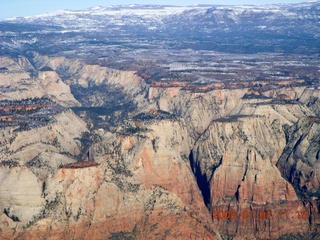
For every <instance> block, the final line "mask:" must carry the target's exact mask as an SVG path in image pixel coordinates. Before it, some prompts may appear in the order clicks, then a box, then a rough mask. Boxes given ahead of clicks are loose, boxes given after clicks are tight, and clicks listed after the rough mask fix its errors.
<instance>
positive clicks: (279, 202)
mask: <svg viewBox="0 0 320 240" xmlns="http://www.w3.org/2000/svg"><path fill="white" fill-rule="evenodd" d="M285 145H286V139H285V135H284V132H283V131H282V128H281V125H280V123H279V122H274V123H273V124H272V125H269V124H268V121H267V118H266V117H265V116H238V117H237V116H233V117H229V118H223V119H218V120H216V121H214V122H213V123H212V124H211V125H210V127H209V128H208V130H207V131H206V132H205V133H204V134H203V135H202V136H201V138H199V140H198V141H197V142H196V144H195V147H194V149H193V159H194V171H195V172H196V174H197V175H199V176H203V177H205V181H204V182H206V183H207V184H208V188H207V191H209V192H210V196H209V197H210V199H208V203H210V211H212V216H213V219H214V223H216V224H217V225H218V226H219V230H220V232H221V233H225V234H229V235H234V236H239V237H240V236H250V235H251V236H255V237H259V238H274V237H278V236H281V235H282V234H285V233H291V232H293V233H296V232H299V231H302V232H304V231H307V230H308V227H309V222H308V218H305V219H303V220H302V219H298V218H297V217H296V216H293V215H292V216H291V218H290V219H284V217H282V215H281V214H282V211H283V212H285V211H288V210H290V214H292V213H296V212H297V211H302V210H303V211H306V212H308V214H309V210H308V209H307V208H306V207H305V206H304V205H303V204H302V203H301V202H300V201H299V200H298V197H297V195H296V193H295V191H294V189H293V187H292V186H291V185H290V183H289V182H287V181H286V180H285V179H284V178H283V177H282V176H281V173H280V171H279V170H278V169H277V167H276V166H275V164H276V162H277V160H278V158H279V157H280V155H281V153H282V151H283V149H284V147H285ZM204 194H209V193H208V192H207V193H204ZM219 211H230V212H231V211H234V214H235V218H234V219H232V218H231V217H230V216H229V217H228V216H227V217H223V215H221V216H220V217H219V215H217V212H219ZM268 211H269V213H268ZM247 213H248V214H249V216H247V215H246V214H247ZM260 213H261V214H265V213H268V214H270V216H267V217H265V216H264V215H260ZM308 216H309V215H308ZM228 219H229V220H228ZM262 226H264V227H262ZM298 226H299V228H297V227H298ZM255 229H257V231H256V230H255ZM284 229H285V230H284Z"/></svg>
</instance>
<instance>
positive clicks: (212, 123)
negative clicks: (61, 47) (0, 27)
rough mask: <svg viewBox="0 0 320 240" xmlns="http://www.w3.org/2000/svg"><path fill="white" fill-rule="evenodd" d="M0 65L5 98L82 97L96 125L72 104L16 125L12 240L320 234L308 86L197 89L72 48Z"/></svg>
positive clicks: (0, 138)
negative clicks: (79, 54) (78, 54)
mask: <svg viewBox="0 0 320 240" xmlns="http://www.w3.org/2000/svg"><path fill="white" fill-rule="evenodd" d="M0 63H2V64H3V66H4V67H5V68H6V69H2V70H1V71H0V75H1V76H2V77H3V78H2V79H3V81H2V82H1V83H2V84H3V86H1V90H3V91H1V97H2V99H21V98H25V97H28V96H34V97H35V96H47V97H49V98H51V99H53V100H54V101H56V102H58V103H59V104H61V105H63V106H79V104H82V107H79V108H73V110H74V111H75V112H77V113H78V115H79V116H81V118H82V119H83V120H85V121H86V123H85V121H83V120H81V119H80V118H79V116H77V115H76V114H74V113H73V112H72V111H71V110H70V109H69V110H64V111H60V112H59V113H57V114H54V115H53V116H50V119H51V117H52V119H51V120H50V121H49V122H48V123H47V124H45V125H40V126H39V127H36V128H31V129H28V130H22V129H21V128H18V127H15V126H14V125H10V124H11V123H8V122H6V123H5V124H6V125H3V126H6V127H4V128H2V130H3V131H2V132H1V134H0V156H1V162H0V212H2V213H1V214H0V234H1V237H2V238H3V239H12V238H17V239H32V238H35V236H37V237H39V238H46V239H62V238H66V239H90V238H91V239H92V238H94V239H155V238H156V239H158V238H159V239H173V238H177V239H220V234H222V235H224V237H226V238H234V239H243V238H252V239H254V238H258V239H269V238H271V239H272V238H277V237H281V236H283V235H285V234H298V233H301V234H309V233H310V234H313V233H314V232H316V227H317V224H319V219H320V217H319V206H320V204H319V190H320V189H319V184H320V179H319V174H318V171H317V168H319V161H318V157H319V156H318V155H319V149H318V137H319V136H318V135H319V134H318V132H319V130H320V129H318V123H319V122H320V121H319V119H318V117H315V115H316V114H317V109H318V107H317V106H318V104H319V102H318V98H317V94H318V93H317V91H316V90H315V89H313V90H312V91H311V90H310V89H307V88H306V87H304V86H302V85H303V81H300V80H299V81H297V82H296V85H292V84H290V82H285V81H283V82H279V84H278V85H277V86H278V87H279V88H274V87H272V86H274V85H272V84H273V83H270V84H269V85H270V86H269V85H268V84H267V83H266V82H265V85H263V86H262V87H261V89H260V88H259V89H258V88H257V87H256V86H255V85H254V83H251V82H248V83H246V84H243V85H241V86H243V87H242V88H240V85H239V84H237V83H236V82H230V83H229V84H222V85H221V84H220V85H219V83H217V84H211V85H210V86H209V85H208V86H205V85H204V86H201V87H200V86H199V88H197V87H198V86H197V85H192V86H191V87H190V86H188V84H187V83H183V84H182V83H181V82H173V83H161V84H160V83H155V82H152V83H151V84H148V83H147V82H148V81H146V82H145V81H144V80H143V79H142V78H141V77H139V76H138V75H136V73H135V72H134V71H120V70H115V69H110V68H108V67H103V66H99V65H97V64H91V65H89V64H85V63H84V62H82V61H79V60H75V59H73V60H70V59H66V58H63V57H46V56H40V55H38V54H34V56H33V58H32V59H30V60H28V59H25V58H19V59H18V60H10V59H7V58H2V59H0ZM31 63H32V64H31ZM218 85H219V86H218ZM214 86H216V87H214ZM268 86H269V87H268ZM251 87H252V88H251ZM39 108H41V106H39ZM9 110H10V109H9ZM9 110H8V111H7V112H9ZM21 112H23V111H22V110H21ZM123 113H125V114H123ZM13 119H14V120H15V118H13ZM94 121H96V122H99V124H100V125H99V124H98V125H96V124H95V122H94ZM111 122H112V123H113V128H109V127H108V124H110V125H111ZM83 161H94V162H86V163H83Z"/></svg>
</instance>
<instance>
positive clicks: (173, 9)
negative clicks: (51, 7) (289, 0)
mask: <svg viewBox="0 0 320 240" xmlns="http://www.w3.org/2000/svg"><path fill="white" fill-rule="evenodd" d="M317 3H320V2H319V1H309V2H303V3H299V4H272V5H201V4H195V5H191V6H184V7H183V6H170V5H139V4H131V5H116V6H106V7H103V6H94V7H90V8H87V9H83V10H57V11H55V12H51V13H46V14H40V15H35V16H28V17H14V18H10V19H6V20H8V21H15V20H21V19H25V20H27V21H28V20H29V21H30V20H34V19H40V18H48V17H61V16H63V15H100V16H101V15H106V16H114V15H118V16H119V15H120V16H125V15H129V16H130V15H135V16H143V17H147V16H153V17H161V18H162V17H165V16H170V15H174V14H181V13H182V12H184V11H186V10H200V11H201V10H206V9H210V8H215V9H217V10H232V11H234V12H235V13H242V12H243V11H253V12H265V11H268V12H279V11H283V10H284V9H285V8H299V7H307V6H310V5H312V4H317Z"/></svg>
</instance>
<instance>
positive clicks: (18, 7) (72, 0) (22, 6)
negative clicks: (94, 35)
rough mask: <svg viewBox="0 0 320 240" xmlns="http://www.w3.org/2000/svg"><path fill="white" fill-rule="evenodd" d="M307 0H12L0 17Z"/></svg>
mask: <svg viewBox="0 0 320 240" xmlns="http://www.w3.org/2000/svg"><path fill="white" fill-rule="evenodd" d="M301 2H307V1H301V0H262V1H259V2H257V1H254V0H225V1H223V3H221V1H217V0H214V1H210V0H203V1H201V2H195V1H194V0H185V1H182V0H174V1H172V0H171V1H169V0H163V1H161V3H157V2H152V3H150V1H149V0H140V1H134V0H119V1H105V0H92V1H85V0H69V1H65V0H55V1H54V0H51V1H46V2H45V4H44V2H43V1H42V0H12V1H6V2H0V19H6V18H11V17H25V16H33V15H38V14H45V13H48V12H54V11H57V10H60V9H68V10H80V9H84V8H89V7H94V6H98V5H100V6H110V5H128V4H142V5H143V4H151V5H157V4H158V5H176V6H187V5H194V4H211V5H262V4H278V3H280V4H281V3H284V4H288V3H301Z"/></svg>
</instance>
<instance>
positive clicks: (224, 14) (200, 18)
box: [6, 1, 320, 31]
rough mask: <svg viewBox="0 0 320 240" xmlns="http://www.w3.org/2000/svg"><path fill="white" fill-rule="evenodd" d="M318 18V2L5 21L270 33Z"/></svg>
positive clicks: (65, 13) (123, 9) (100, 10)
mask: <svg viewBox="0 0 320 240" xmlns="http://www.w3.org/2000/svg"><path fill="white" fill-rule="evenodd" d="M310 9H312V10H310ZM319 15H320V2H319V1H316V2H314V1H313V2H304V3H299V4H273V5H258V6H256V5H241V6H240V5H239V6H234V5H232V6H231V5H229V6H228V5H192V6H184V7H183V6H169V5H136V4H132V5H118V6H106V7H103V6H95V7H90V8H87V9H83V10H58V11H55V12H52V13H47V14H41V15H36V16H30V17H17V18H11V19H8V20H6V21H8V22H16V23H36V24H41V25H51V26H52V25H56V26H61V27H68V28H70V27H71V28H81V29H82V28H84V29H101V28H102V27H106V26H113V27H114V26H119V27H121V26H135V25H136V26H137V25H144V26H145V27H146V29H149V30H154V29H160V28H161V26H164V25H166V26H169V25H171V26H173V25H175V24H180V25H179V26H181V25H185V26H190V25H195V24H196V23H198V22H199V23H201V24H202V27H203V25H206V26H207V28H208V29H212V28H216V27H219V26H220V27H221V28H223V29H228V28H230V27H232V26H235V25H234V24H236V25H237V24H241V23H245V22H246V23H247V22H248V19H251V20H249V22H251V23H257V26H256V28H258V29H264V28H266V26H269V27H270V28H269V29H271V30H272V25H273V24H274V23H275V22H274V21H276V20H279V19H287V20H289V21H292V20H294V19H298V18H299V19H308V18H309V19H319ZM259 21H260V22H259ZM268 23H269V24H268ZM232 24H233V25H232ZM261 26H262V27H261ZM199 27H200V25H199ZM202 27H201V28H202ZM207 28H205V29H207ZM313 28H315V29H313V31H314V30H317V26H314V27H313ZM276 30H277V29H275V31H276ZM317 31H318V30H317Z"/></svg>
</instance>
